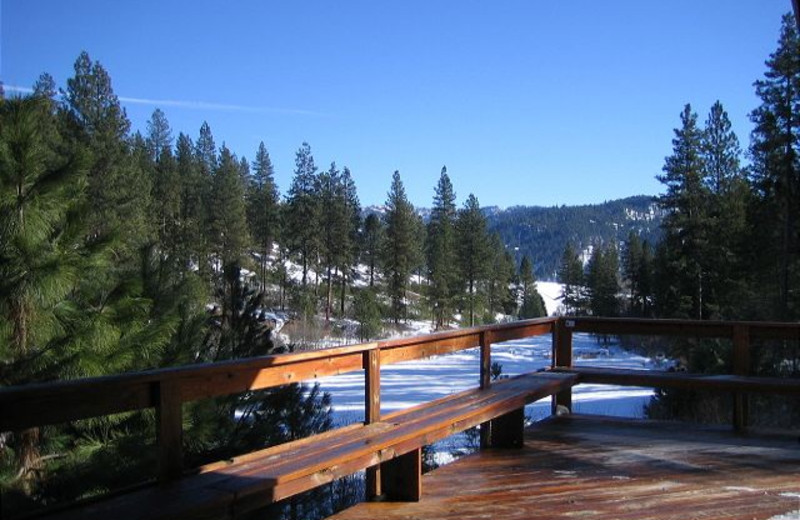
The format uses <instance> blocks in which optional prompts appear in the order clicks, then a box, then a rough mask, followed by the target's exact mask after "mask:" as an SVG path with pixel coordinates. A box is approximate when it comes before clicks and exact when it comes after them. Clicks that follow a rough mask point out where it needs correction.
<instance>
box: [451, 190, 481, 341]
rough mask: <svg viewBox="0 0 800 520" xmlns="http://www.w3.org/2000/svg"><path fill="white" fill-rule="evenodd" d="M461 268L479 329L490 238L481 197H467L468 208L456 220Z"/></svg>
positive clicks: (471, 317) (471, 321)
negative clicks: (478, 312)
mask: <svg viewBox="0 0 800 520" xmlns="http://www.w3.org/2000/svg"><path fill="white" fill-rule="evenodd" d="M456 231H457V234H456V244H457V253H458V255H457V260H458V262H457V265H458V274H459V278H460V284H461V287H462V288H463V289H465V290H466V299H467V308H468V310H469V322H468V323H469V325H470V327H472V326H474V325H475V307H476V302H477V300H478V286H479V285H480V284H482V283H483V282H484V281H485V280H486V279H487V277H488V270H489V236H488V234H487V232H486V217H484V216H483V213H482V212H481V207H480V204H479V203H478V199H477V197H475V195H473V194H472V193H470V194H469V197H467V201H466V202H465V203H464V208H463V209H462V210H460V211H459V212H458V217H457V220H456Z"/></svg>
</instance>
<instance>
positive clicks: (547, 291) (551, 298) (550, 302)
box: [536, 282, 564, 316]
mask: <svg viewBox="0 0 800 520" xmlns="http://www.w3.org/2000/svg"><path fill="white" fill-rule="evenodd" d="M536 290H537V291H539V294H541V295H542V299H543V300H544V307H545V309H547V315H548V316H553V315H555V314H556V311H557V310H558V307H559V305H561V293H562V292H563V290H564V284H560V283H558V282H536Z"/></svg>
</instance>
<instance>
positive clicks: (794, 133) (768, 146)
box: [750, 14, 800, 320]
mask: <svg viewBox="0 0 800 520" xmlns="http://www.w3.org/2000/svg"><path fill="white" fill-rule="evenodd" d="M766 65H767V72H766V73H765V74H764V79H762V80H759V81H757V82H756V84H755V87H756V95H757V96H758V97H759V98H760V99H761V105H760V106H759V107H758V108H756V109H755V110H754V111H753V112H752V113H751V114H750V119H751V120H752V122H753V124H754V125H755V128H754V129H753V132H752V134H751V145H750V153H751V156H752V182H753V184H754V186H755V188H756V207H755V219H754V235H755V236H754V244H755V246H756V247H755V248H754V249H755V250H757V251H758V252H759V254H758V255H757V257H756V260H757V261H758V265H759V272H760V273H759V274H760V276H759V279H758V280H757V281H758V282H759V284H760V285H761V286H762V288H763V287H766V288H768V290H767V291H764V292H766V293H767V294H775V295H777V297H776V298H775V300H774V301H773V302H768V303H769V305H768V307H769V308H771V309H773V311H772V312H771V313H770V314H771V316H770V317H772V318H773V319H781V320H793V319H797V318H798V316H800V295H799V294H798V291H796V290H794V289H793V288H796V287H797V286H798V285H799V284H800V236H799V233H800V215H799V213H800V137H798V136H800V117H798V110H799V109H798V106H800V36H799V35H798V29H797V26H796V25H795V23H794V20H792V17H791V15H789V14H786V15H784V17H783V23H782V26H781V34H780V38H779V40H778V48H777V50H776V51H775V52H774V53H772V54H771V55H770V57H769V59H768V60H767V62H766Z"/></svg>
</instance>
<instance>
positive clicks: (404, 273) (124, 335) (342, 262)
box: [0, 52, 544, 517]
mask: <svg viewBox="0 0 800 520" xmlns="http://www.w3.org/2000/svg"><path fill="white" fill-rule="evenodd" d="M0 172H1V173H0V386H12V385H21V384H29V383H33V382H46V381H53V380H59V379H68V378H77V377H87V376H98V375H105V374H113V373H120V372H126V371H137V370H146V369H152V368H158V367H166V366H173V365H179V364H186V363H202V362H214V361H220V360H224V359H233V358H241V357H249V356H257V355H265V354H272V353H280V352H285V351H288V350H293V349H296V348H302V345H297V344H291V345H280V344H278V343H277V342H276V341H275V338H274V337H273V334H272V331H271V323H270V321H269V320H268V319H267V318H268V315H269V312H268V311H269V310H271V309H277V308H280V309H284V308H285V309H289V310H291V311H292V312H293V313H295V314H296V315H297V317H298V318H297V319H299V320H302V319H308V320H313V319H316V318H315V317H316V316H324V318H325V320H330V319H332V318H355V319H356V320H357V321H358V322H359V323H360V325H361V327H360V335H361V337H362V338H364V339H367V338H371V337H374V336H377V335H379V334H381V333H382V326H383V324H384V319H386V320H390V321H394V322H395V323H399V322H401V321H403V320H405V319H408V318H412V317H413V318H418V319H426V320H427V319H429V320H431V321H432V322H433V323H434V324H435V326H436V327H437V328H438V327H445V326H450V325H453V324H456V323H457V321H458V320H457V314H458V313H462V314H463V318H462V319H461V323H466V324H477V323H482V322H485V321H488V320H494V316H495V314H496V313H498V312H500V313H503V314H514V313H515V312H516V311H517V307H518V304H517V299H518V298H517V296H518V295H517V294H516V285H515V281H516V279H517V278H518V271H519V269H518V266H517V265H515V264H514V261H513V259H512V257H511V256H510V255H509V254H508V253H507V252H506V250H505V247H504V246H503V244H502V243H501V242H500V240H499V238H498V237H497V236H496V235H490V234H489V233H488V232H487V230H486V221H485V218H484V217H483V215H482V213H481V211H480V206H479V204H478V201H477V198H475V197H474V196H470V197H469V198H468V199H467V202H466V204H465V205H464V207H463V208H461V209H456V207H455V194H454V191H453V188H452V185H451V184H450V181H449V178H448V176H447V174H446V171H445V170H444V169H443V170H442V174H441V178H440V181H439V184H438V185H437V199H436V200H437V201H438V203H437V204H436V210H435V215H434V217H432V218H431V220H430V222H428V223H427V224H426V223H424V222H423V221H422V219H421V218H420V217H419V215H418V214H417V213H416V211H415V210H414V208H413V206H412V205H411V204H410V202H409V201H408V199H407V198H406V195H405V191H404V187H403V183H402V181H401V179H400V175H399V173H398V172H395V173H394V176H393V177H392V182H391V186H390V189H389V193H388V197H387V208H388V210H387V212H386V214H385V215H383V216H382V217H379V216H377V215H374V214H373V215H368V216H367V217H366V218H363V219H362V209H361V207H360V204H359V199H358V195H357V189H356V185H355V182H354V180H353V177H352V175H351V173H350V171H349V169H348V168H347V167H344V168H339V167H338V166H337V165H336V163H331V164H330V166H329V167H328V168H327V169H324V170H321V169H318V168H317V166H316V163H315V160H314V157H313V154H312V152H311V148H310V146H309V145H308V144H307V143H303V144H302V146H301V147H300V148H299V149H298V151H297V153H296V155H295V168H294V174H293V177H292V182H291V185H290V186H289V188H288V190H287V192H286V194H285V196H284V197H283V198H281V196H280V193H279V190H278V187H277V185H276V183H275V177H274V167H273V165H272V161H271V159H270V155H269V152H268V150H267V147H266V145H265V144H264V143H261V144H260V145H259V147H258V149H257V150H256V152H255V158H254V160H253V161H248V160H247V159H245V158H244V157H238V156H237V155H236V154H235V153H233V152H232V151H231V150H230V149H229V148H228V147H227V146H226V145H225V144H222V145H221V146H218V145H217V144H216V141H215V137H214V135H213V134H212V130H211V128H210V126H209V125H208V124H207V123H204V124H203V125H202V126H201V128H200V129H199V134H198V136H197V137H196V138H192V137H190V136H189V135H188V134H185V133H183V132H179V133H178V135H177V137H175V136H174V133H173V130H172V128H171V127H170V125H169V122H168V120H167V117H166V115H165V114H164V113H163V112H162V111H161V110H159V109H156V110H155V111H154V112H153V114H152V117H151V118H150V120H149V121H148V123H147V127H146V131H145V132H144V133H142V132H139V131H136V132H132V131H131V123H130V121H129V120H128V118H127V115H126V113H125V110H124V108H123V107H122V106H121V104H120V102H119V99H118V97H117V96H116V95H115V93H114V90H113V87H112V83H111V78H110V75H109V74H108V72H107V71H106V70H105V69H104V68H103V66H102V65H101V64H100V63H99V62H97V61H93V60H92V59H91V58H90V57H89V55H88V54H87V53H85V52H84V53H81V54H80V56H79V57H78V59H77V60H76V62H75V65H74V75H73V76H72V77H71V78H69V79H68V80H67V81H66V86H65V87H64V88H62V89H58V88H57V86H56V84H55V82H54V80H53V78H52V77H51V76H50V75H49V74H46V73H45V74H42V75H41V76H40V77H39V79H38V80H37V81H36V83H35V84H34V85H33V92H32V94H30V95H27V96H24V97H10V98H5V97H4V96H0ZM360 266H365V269H366V272H362V271H363V269H362V268H360ZM522 268H523V272H522V274H521V276H519V278H520V279H521V280H523V283H522V285H523V286H524V292H523V293H521V296H520V298H521V300H520V301H521V303H522V305H521V311H520V312H521V315H524V316H527V315H539V314H542V313H543V312H544V309H543V305H539V306H538V307H537V306H535V305H533V306H532V304H531V303H529V302H530V301H533V298H534V296H533V295H534V293H535V286H534V279H533V274H532V271H531V268H530V262H528V263H527V264H525V263H523V265H522ZM296 270H297V272H295V271H296ZM537 301H538V302H539V303H541V299H540V298H539V299H538V300H537ZM184 413H185V417H186V421H187V424H186V425H185V441H184V444H185V446H184V452H185V454H186V458H187V463H188V464H189V465H199V464H202V463H204V462H206V461H210V460H219V459H223V458H227V457H230V456H233V455H235V454H237V453H243V452H247V451H253V450H255V449H259V448H261V447H264V446H267V445H271V444H275V443H279V442H284V441H287V440H293V439H295V438H299V437H302V436H306V435H309V434H312V433H316V432H319V431H322V430H325V429H328V428H330V427H331V414H330V398H329V396H326V395H325V394H323V393H322V392H320V391H319V389H318V388H317V387H302V386H299V385H288V386H287V387H283V388H280V389H276V390H269V391H263V392H256V393H253V394H248V395H239V396H232V397H229V398H221V399H211V400H205V401H200V402H195V403H189V404H187V405H185V408H184ZM153 421H154V418H153V417H152V415H150V414H147V413H136V414H119V415H115V416H109V417H103V418H97V419H93V420H91V421H78V422H75V423H71V424H67V425H59V426H52V427H45V428H32V429H28V430H25V431H22V432H14V433H13V434H12V433H0V487H1V488H2V489H0V492H2V493H3V500H2V510H3V511H4V512H12V511H14V512H19V511H23V510H26V509H28V508H30V507H34V505H35V504H41V503H52V502H57V501H59V500H66V499H70V498H75V497H78V496H82V495H85V494H86V493H89V494H93V493H97V492H100V491H102V490H106V489H113V488H118V487H124V486H127V485H130V484H133V483H135V482H137V481H139V480H143V479H144V478H146V477H147V475H148V474H149V468H151V467H152V466H153V464H155V460H154V458H153V457H154V452H153V450H152V449H151V448H152V446H153V444H154V442H155V432H154V428H153V424H154V423H153ZM322 493H327V494H326V495H325V497H323V498H322V499H320V500H316V501H310V502H308V501H303V500H302V499H298V500H296V501H294V502H293V505H292V507H290V508H289V509H288V511H291V515H290V516H295V517H296V516H298V515H299V516H302V515H304V514H306V512H304V510H303V507H310V508H317V512H318V513H319V514H324V513H325V512H326V511H327V512H330V511H332V509H335V508H336V506H335V503H337V501H338V502H342V501H347V500H349V498H347V497H348V495H347V494H346V493H342V492H341V490H337V489H335V487H330V488H326V490H323V491H322ZM334 498H335V500H334ZM351 498H352V497H351ZM303 504H310V505H306V506H304V505H303ZM320 504H324V507H323V506H321V505H320ZM326 508H327V509H326ZM284 513H285V512H284ZM286 514H289V513H286ZM308 514H311V513H308Z"/></svg>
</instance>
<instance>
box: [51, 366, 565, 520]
mask: <svg viewBox="0 0 800 520" xmlns="http://www.w3.org/2000/svg"><path fill="white" fill-rule="evenodd" d="M578 379H579V376H578V375H577V374H572V373H553V372H537V373H533V374H525V375H521V376H517V377H513V378H510V379H506V380H501V381H499V382H496V383H494V384H492V385H491V386H490V387H489V388H486V389H472V390H467V391H463V392H459V393H456V394H453V395H451V396H448V397H445V398H442V399H438V400H436V401H432V402H429V403H425V404H421V405H419V406H415V407H412V408H409V409H407V410H402V411H399V412H395V413H392V414H388V415H386V416H384V417H382V418H381V420H380V421H377V422H374V423H371V424H355V425H350V426H346V427H343V428H339V429H336V430H331V431H328V432H325V433H322V434H319V435H315V436H312V437H309V438H305V439H301V440H298V441H294V442H291V443H286V444H282V445H279V446H275V447H272V448H268V449H264V450H261V451H257V452H253V453H248V454H246V455H243V456H241V457H237V458H234V459H232V460H228V461H222V462H218V463H214V464H210V465H207V466H204V467H202V468H199V470H197V471H196V472H195V473H194V474H190V475H185V476H183V477H182V478H180V479H178V480H176V481H174V482H170V483H168V484H162V485H159V486H154V487H149V488H144V489H141V490H138V491H134V492H131V493H126V494H123V495H120V496H118V497H113V498H109V499H105V500H102V501H99V502H96V503H88V504H83V505H81V506H80V507H77V508H73V509H69V510H65V511H60V512H58V513H54V514H51V515H48V516H47V518H59V519H64V520H66V519H107V518H111V519H113V520H128V519H138V518H142V519H144V518H148V519H152V518H193V519H212V518H234V517H237V516H238V515H241V514H243V513H245V512H248V511H252V510H254V509H257V508H260V507H263V506H266V505H268V504H271V503H274V502H276V501H278V500H281V499H284V498H287V497H290V496H293V495H296V494H298V493H301V492H303V491H307V490H309V489H313V488H315V487H317V486H320V485H323V484H325V483H328V482H330V481H332V480H334V479H336V478H340V477H343V476H346V475H349V474H352V473H354V472H356V471H359V470H362V469H365V468H371V467H372V468H374V467H379V468H380V482H381V489H382V492H383V493H384V495H385V498H387V499H389V500H409V501H413V500H419V498H420V494H421V491H422V489H421V470H422V467H421V449H422V446H424V445H426V444H431V443H433V442H435V441H437V440H440V439H442V438H444V437H447V436H449V435H452V434H454V433H458V432H461V431H464V430H466V429H468V428H471V427H473V426H477V425H480V424H488V426H489V432H490V433H489V435H488V437H487V438H488V439H489V440H488V445H489V446H490V447H501V448H502V447H521V446H522V442H523V437H522V435H523V428H524V406H525V405H526V404H528V403H531V402H533V401H536V400H538V399H541V398H544V397H548V396H551V395H554V394H556V393H558V392H562V391H564V390H567V389H569V388H571V387H572V386H573V385H574V384H576V383H577V382H578Z"/></svg>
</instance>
